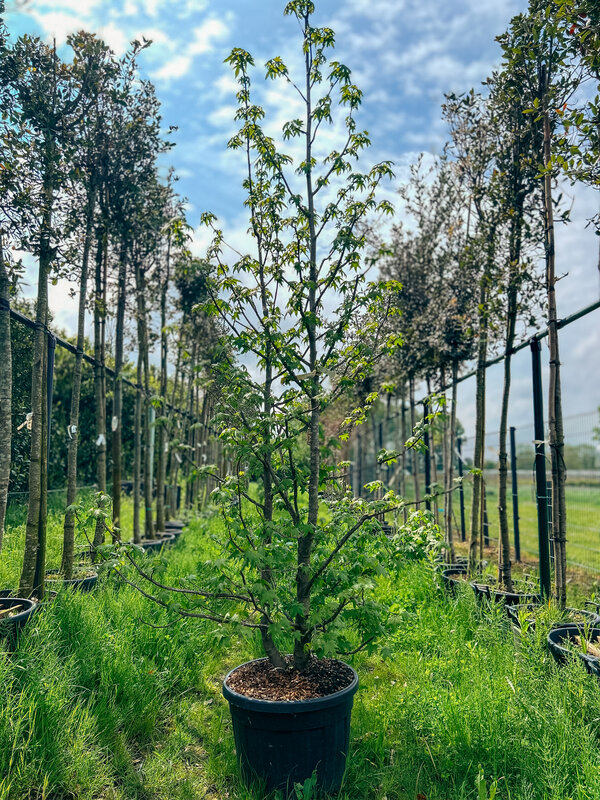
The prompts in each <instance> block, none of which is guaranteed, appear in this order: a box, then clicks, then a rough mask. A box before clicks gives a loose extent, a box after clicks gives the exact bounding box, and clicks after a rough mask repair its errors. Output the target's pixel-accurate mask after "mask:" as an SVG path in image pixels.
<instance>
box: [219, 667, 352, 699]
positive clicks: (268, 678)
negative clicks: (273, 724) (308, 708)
mask: <svg viewBox="0 0 600 800" xmlns="http://www.w3.org/2000/svg"><path fill="white" fill-rule="evenodd" d="M287 660H288V662H289V663H291V659H290V658H288V659H287ZM353 677H354V676H353V673H352V671H351V670H350V669H349V668H348V667H347V666H346V664H343V663H342V662H341V661H336V660H335V659H333V658H322V659H316V658H315V659H314V660H312V661H311V663H310V665H309V667H308V669H307V670H306V671H305V672H298V670H295V669H291V668H290V669H288V670H284V669H277V668H276V667H274V666H273V665H272V664H271V663H270V662H269V661H268V660H267V659H264V660H260V661H252V662H250V663H249V664H244V665H243V666H241V667H239V668H238V669H236V670H235V671H234V672H233V673H232V674H231V675H230V677H229V680H228V681H227V686H228V687H229V688H230V689H231V690H232V691H234V692H237V693H238V694H242V695H245V696H246V697H253V698H255V699H256V700H274V701H282V700H284V701H294V700H311V699H313V698H315V697H327V696H328V695H331V694H334V693H335V692H339V691H340V690H341V689H345V688H346V686H349V685H350V683H352V680H353Z"/></svg>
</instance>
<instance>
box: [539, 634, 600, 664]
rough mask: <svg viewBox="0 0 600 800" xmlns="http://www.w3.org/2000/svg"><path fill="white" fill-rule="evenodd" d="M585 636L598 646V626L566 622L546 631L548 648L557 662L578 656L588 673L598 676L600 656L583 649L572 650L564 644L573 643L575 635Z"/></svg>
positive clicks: (560, 662) (563, 661)
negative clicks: (590, 626) (559, 626)
mask: <svg viewBox="0 0 600 800" xmlns="http://www.w3.org/2000/svg"><path fill="white" fill-rule="evenodd" d="M576 636H579V637H580V639H581V638H587V639H588V641H591V642H594V644H595V645H596V646H598V641H599V640H600V627H593V628H587V626H583V625H581V624H579V625H577V624H566V625H564V626H563V627H561V628H552V630H551V631H550V632H549V633H548V648H549V650H550V652H551V653H552V655H553V656H554V659H555V661H556V662H557V664H565V663H566V662H567V660H568V659H569V658H575V657H578V658H579V659H580V660H581V661H583V664H584V666H585V668H586V670H587V671H588V672H589V673H590V675H595V676H596V677H600V658H598V657H597V656H593V655H591V654H590V653H584V652H583V650H580V651H573V650H570V649H569V648H568V647H567V646H566V645H567V644H568V643H569V642H573V644H575V637H576Z"/></svg>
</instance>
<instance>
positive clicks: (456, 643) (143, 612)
mask: <svg viewBox="0 0 600 800" xmlns="http://www.w3.org/2000/svg"><path fill="white" fill-rule="evenodd" d="M217 524H218V523H217V522H216V521H215V520H212V521H207V520H198V521H196V522H194V523H193V524H192V525H191V527H190V530H189V531H188V532H186V533H185V534H184V537H183V538H182V539H181V540H180V542H179V543H178V544H177V546H176V547H175V548H173V549H172V550H171V551H170V552H169V555H168V560H169V564H168V567H167V571H166V575H165V577H166V578H167V579H169V580H172V579H174V578H175V577H176V576H177V575H187V574H189V573H190V572H196V574H198V572H199V568H198V563H199V562H201V561H202V560H203V559H205V558H206V557H207V555H208V554H210V552H211V549H210V546H209V545H208V544H207V542H206V535H205V528H206V527H207V526H208V525H217ZM379 591H380V592H381V593H382V596H383V597H384V598H386V599H387V601H388V602H389V604H390V607H391V608H392V610H393V611H394V613H396V614H397V615H398V618H399V620H400V624H399V627H398V629H397V631H396V633H395V635H394V636H393V637H392V638H391V639H390V641H388V642H387V643H386V644H387V645H388V647H389V650H390V653H391V655H390V657H389V658H388V659H387V660H385V661H384V660H382V659H381V658H380V657H378V656H375V655H373V656H366V655H364V654H363V655H360V656H357V657H356V658H355V661H354V665H355V667H356V668H357V670H358V672H359V676H360V679H361V686H360V689H359V692H358V694H357V696H356V700H355V710H354V715H353V724H352V736H351V753H350V755H349V768H348V773H347V777H346V781H345V785H344V787H343V789H342V791H341V792H340V795H339V797H340V800H384V798H387V800H416V798H420V800H423V798H427V800H455V799H456V800H459V798H465V800H466V799H467V798H477V800H479V799H480V798H483V797H487V796H491V794H493V792H494V791H496V797H497V798H502V799H503V800H534V798H535V799H536V800H537V798H540V800H541V799H542V798H548V800H550V798H551V799H552V800H567V799H568V798H573V800H575V799H577V800H583V798H586V799H588V798H600V727H599V726H600V688H599V686H598V684H597V683H596V682H595V680H594V679H592V678H591V677H589V676H588V675H586V674H585V673H584V671H583V669H582V668H581V666H580V665H579V664H577V663H573V664H572V665H569V666H567V667H565V668H563V669H560V670H559V669H558V668H557V667H556V666H555V665H554V664H553V662H552V660H551V657H550V656H549V654H548V653H547V651H546V649H545V644H544V642H545V630H544V628H543V625H541V624H538V625H537V626H536V631H535V633H528V634H519V635H517V636H516V637H515V636H514V635H513V633H512V631H511V628H510V626H509V625H508V622H507V621H506V620H505V618H504V616H503V615H502V614H501V613H499V612H497V611H494V610H492V611H490V612H486V613H483V612H482V611H481V610H480V609H479V608H478V607H476V605H475V601H474V598H473V596H472V592H471V591H470V590H469V589H468V587H465V591H463V592H460V593H459V596H458V597H457V598H456V599H449V598H448V597H447V596H445V595H444V594H443V592H442V591H441V589H440V588H439V587H438V586H437V585H436V579H435V577H434V575H433V574H432V573H431V571H430V570H429V569H428V568H427V567H425V566H421V565H418V564H407V565H406V566H405V567H403V568H402V570H401V572H400V575H399V577H398V578H397V579H395V580H393V581H391V580H390V581H385V582H382V583H381V585H380V588H379ZM171 621H172V620H171V619H170V618H169V615H168V613H167V612H166V611H165V610H164V609H161V608H158V607H157V606H155V605H153V604H152V603H151V602H150V601H148V600H146V599H145V598H143V597H142V596H141V595H139V594H138V593H137V592H136V591H135V590H134V589H132V588H130V587H128V586H124V585H122V584H119V583H117V582H116V580H115V579H114V578H104V579H103V581H101V583H100V584H99V585H98V588H97V590H96V591H95V592H94V593H93V594H90V595H82V594H76V593H73V592H71V591H65V592H61V593H60V594H59V595H58V597H57V598H56V599H55V600H54V601H53V602H52V603H49V604H48V605H47V607H46V608H45V609H44V610H43V611H42V612H40V613H39V614H38V615H37V617H36V619H35V621H34V622H32V623H30V625H29V626H28V627H27V628H26V629H25V631H24V632H23V634H22V635H21V637H20V640H19V642H18V645H17V646H16V648H15V650H14V652H9V649H8V645H7V644H6V643H5V645H4V647H3V649H2V650H1V651H0V800H25V799H26V798H27V800H33V799H34V798H35V800H37V799H38V798H40V799H41V798H46V799H47V800H50V799H51V798H52V800H58V798H69V797H70V798H76V799H77V800H79V798H81V799H82V800H84V799H85V800H97V799H99V798H107V799H110V800H121V799H123V800H124V799H125V798H136V799H138V798H139V800H142V799H143V800H150V798H153V799H156V800H163V799H164V800H192V798H211V800H225V799H226V798H227V800H234V799H236V798H237V799H238V800H250V798H253V799H254V800H258V798H263V797H264V795H263V793H262V792H261V791H260V790H259V789H257V790H254V791H249V790H246V789H245V788H244V787H243V786H242V784H241V782H240V781H239V778H238V772H237V768H236V764H235V753H234V748H233V739H232V733H231V724H230V721H229V715H228V711H227V707H226V704H225V702H224V701H223V699H222V696H221V693H220V686H221V680H222V677H223V675H224V674H225V673H226V672H227V670H228V669H230V668H231V667H232V666H235V664H237V663H239V662H240V661H242V660H244V659H246V658H248V657H253V656H255V655H258V654H259V649H258V645H257V642H256V641H255V640H254V639H253V638H251V637H250V638H245V639H239V638H238V637H237V636H233V635H229V634H228V632H227V631H226V630H215V628H214V627H213V626H211V625H210V624H209V623H204V622H201V621H195V620H187V621H184V622H178V623H177V624H175V625H171V624H170V622H171ZM148 623H149V624H148ZM153 626H154V627H153ZM161 626H166V627H161ZM309 797H310V794H309Z"/></svg>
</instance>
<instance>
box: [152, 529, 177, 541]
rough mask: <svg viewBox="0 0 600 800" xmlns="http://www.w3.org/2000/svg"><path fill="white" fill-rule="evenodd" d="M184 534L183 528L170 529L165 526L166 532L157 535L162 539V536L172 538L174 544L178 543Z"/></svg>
mask: <svg viewBox="0 0 600 800" xmlns="http://www.w3.org/2000/svg"><path fill="white" fill-rule="evenodd" d="M182 533H183V529H182V528H172V529H169V528H167V527H166V526H165V530H164V532H162V533H160V534H157V536H159V535H160V536H161V537H162V536H171V537H172V538H173V542H176V541H177V540H178V539H179V537H180V536H181V534H182Z"/></svg>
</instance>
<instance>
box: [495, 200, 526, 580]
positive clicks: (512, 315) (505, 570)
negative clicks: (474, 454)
mask: <svg viewBox="0 0 600 800" xmlns="http://www.w3.org/2000/svg"><path fill="white" fill-rule="evenodd" d="M521 224H522V203H521V204H520V206H519V205H518V206H517V209H516V212H515V218H514V221H513V225H512V229H511V247H510V253H509V258H510V264H509V273H508V292H507V314H506V341H505V348H504V385H503V389H502V408H501V411H500V433H499V442H498V461H499V465H498V518H499V523H500V537H499V559H498V562H499V563H498V571H499V578H500V583H501V585H502V586H504V588H505V589H506V590H507V591H509V592H511V591H512V565H511V560H510V531H509V527H508V507H507V499H508V452H507V447H506V431H507V427H508V404H509V399H510V383H511V361H512V349H513V346H514V341H515V328H516V323H517V299H518V287H517V278H518V265H519V260H520V257H521Z"/></svg>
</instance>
